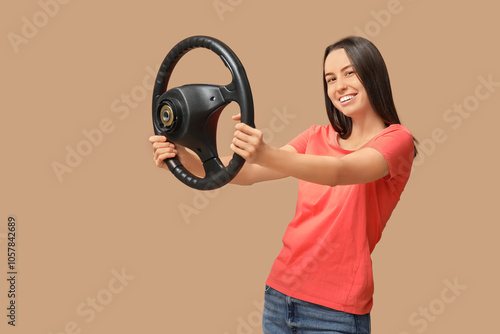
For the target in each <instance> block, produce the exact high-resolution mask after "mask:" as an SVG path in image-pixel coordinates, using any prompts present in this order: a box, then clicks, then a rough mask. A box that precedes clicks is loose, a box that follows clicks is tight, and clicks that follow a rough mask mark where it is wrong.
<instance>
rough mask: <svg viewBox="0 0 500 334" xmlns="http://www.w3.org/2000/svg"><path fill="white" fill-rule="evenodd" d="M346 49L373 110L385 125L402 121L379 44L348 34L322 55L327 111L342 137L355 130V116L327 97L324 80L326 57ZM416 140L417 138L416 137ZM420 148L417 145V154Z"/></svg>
mask: <svg viewBox="0 0 500 334" xmlns="http://www.w3.org/2000/svg"><path fill="white" fill-rule="evenodd" d="M338 49H344V50H345V52H346V53H347V56H348V57H349V59H350V60H351V62H352V65H353V66H354V69H355V70H356V75H357V76H358V78H359V80H360V81H361V83H362V84H363V86H364V88H365V90H366V93H367V95H368V99H369V100H370V104H371V106H372V108H373V110H374V111H375V112H376V113H377V114H378V115H379V116H380V117H381V118H382V120H383V121H384V123H385V125H386V126H389V125H391V124H401V121H400V120H399V117H398V113H397V111H396V106H395V105H394V100H393V98H392V89H391V82H390V80H389V72H388V71H387V67H386V65H385V61H384V58H382V55H381V54H380V51H379V50H378V49H377V47H376V46H375V45H374V44H373V43H372V42H370V41H369V40H367V39H365V38H362V37H354V36H350V37H346V38H344V39H341V40H340V41H338V42H336V43H334V44H332V45H330V46H328V47H327V48H326V50H325V57H324V58H323V87H324V93H325V104H326V113H327V115H328V119H329V120H330V123H331V124H332V126H333V128H334V129H335V131H337V132H338V133H339V135H340V138H342V139H347V138H349V137H350V136H351V132H352V119H351V118H350V117H347V116H345V115H344V114H343V113H342V112H341V111H340V110H338V109H337V108H335V106H334V105H333V103H332V101H331V100H330V98H329V97H328V85H327V82H326V80H325V60H326V57H328V55H329V54H330V52H332V51H334V50H338ZM413 140H414V141H415V143H418V141H417V140H416V139H415V138H413ZM417 153H418V151H417V148H416V146H415V156H416V155H417Z"/></svg>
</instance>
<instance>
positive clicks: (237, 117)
mask: <svg viewBox="0 0 500 334" xmlns="http://www.w3.org/2000/svg"><path fill="white" fill-rule="evenodd" d="M231 118H232V119H233V121H241V113H239V114H238V115H233V116H231Z"/></svg>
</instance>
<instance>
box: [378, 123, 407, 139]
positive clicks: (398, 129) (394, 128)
mask: <svg viewBox="0 0 500 334" xmlns="http://www.w3.org/2000/svg"><path fill="white" fill-rule="evenodd" d="M381 136H391V137H401V138H412V140H413V135H412V134H411V132H410V130H409V129H408V128H407V127H406V126H404V125H401V124H391V125H389V126H388V127H387V128H385V129H384V130H382V131H380V133H379V134H378V135H377V136H376V137H375V139H376V138H377V137H381Z"/></svg>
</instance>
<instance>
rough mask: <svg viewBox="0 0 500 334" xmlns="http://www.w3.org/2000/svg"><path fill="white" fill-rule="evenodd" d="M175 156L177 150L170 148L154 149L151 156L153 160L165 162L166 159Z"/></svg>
mask: <svg viewBox="0 0 500 334" xmlns="http://www.w3.org/2000/svg"><path fill="white" fill-rule="evenodd" d="M176 155H177V150H175V149H172V148H159V149H155V151H154V153H153V156H154V159H155V160H158V159H160V160H165V159H166V158H173V157H175V156H176Z"/></svg>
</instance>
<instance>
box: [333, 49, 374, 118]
mask: <svg viewBox="0 0 500 334" xmlns="http://www.w3.org/2000/svg"><path fill="white" fill-rule="evenodd" d="M325 80H326V83H327V87H328V97H329V98H330V100H331V101H332V103H333V105H334V106H335V108H337V109H338V110H340V111H341V112H342V113H343V114H344V115H345V116H348V117H353V116H360V115H363V114H365V113H366V112H367V111H368V110H371V105H370V100H369V99H368V95H367V93H366V90H365V87H364V86H363V84H362V83H361V81H360V80H359V78H358V76H357V74H356V69H355V68H354V66H353V65H352V63H351V60H350V59H349V57H348V56H347V53H346V52H345V50H344V49H337V50H333V51H332V52H330V54H329V55H328V56H327V57H326V59H325Z"/></svg>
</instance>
